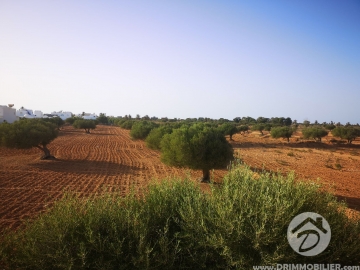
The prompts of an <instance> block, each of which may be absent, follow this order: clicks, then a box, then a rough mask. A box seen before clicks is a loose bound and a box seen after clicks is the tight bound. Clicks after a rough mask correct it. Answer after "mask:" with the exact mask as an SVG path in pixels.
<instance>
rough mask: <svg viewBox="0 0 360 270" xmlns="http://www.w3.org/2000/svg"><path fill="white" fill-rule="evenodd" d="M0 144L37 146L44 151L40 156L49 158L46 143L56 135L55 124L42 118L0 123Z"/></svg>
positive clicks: (20, 147)
mask: <svg viewBox="0 0 360 270" xmlns="http://www.w3.org/2000/svg"><path fill="white" fill-rule="evenodd" d="M0 136H1V137H0V145H3V146H5V147H9V148H19V149H27V148H32V147H37V148H39V149H41V150H42V151H44V154H45V155H44V156H43V157H42V158H49V157H51V156H50V151H49V150H48V149H47V145H48V144H49V143H50V142H52V141H53V140H54V139H55V138H56V137H57V136H58V131H57V126H56V125H54V124H53V123H50V122H47V121H44V120H42V119H23V120H21V121H15V122H14V123H12V124H7V123H5V124H1V125H0Z"/></svg>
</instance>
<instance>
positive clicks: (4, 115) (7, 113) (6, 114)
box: [0, 105, 18, 123]
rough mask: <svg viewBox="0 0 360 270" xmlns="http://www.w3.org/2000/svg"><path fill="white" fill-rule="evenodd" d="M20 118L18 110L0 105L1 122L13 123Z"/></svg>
mask: <svg viewBox="0 0 360 270" xmlns="http://www.w3.org/2000/svg"><path fill="white" fill-rule="evenodd" d="M16 120H18V117H17V116H16V110H15V109H13V108H10V107H8V106H5V105H0V123H4V122H8V123H13V122H15V121H16Z"/></svg>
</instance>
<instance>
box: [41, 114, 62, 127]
mask: <svg viewBox="0 0 360 270" xmlns="http://www.w3.org/2000/svg"><path fill="white" fill-rule="evenodd" d="M42 120H43V121H45V122H50V123H53V124H54V125H56V126H57V128H58V129H59V130H60V128H61V127H62V126H63V125H64V124H65V121H64V120H62V119H61V118H60V117H59V116H56V117H51V118H43V119H42Z"/></svg>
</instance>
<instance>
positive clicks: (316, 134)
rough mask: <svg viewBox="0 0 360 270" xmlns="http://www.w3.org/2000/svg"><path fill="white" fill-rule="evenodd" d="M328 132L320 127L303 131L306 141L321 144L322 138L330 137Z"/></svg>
mask: <svg viewBox="0 0 360 270" xmlns="http://www.w3.org/2000/svg"><path fill="white" fill-rule="evenodd" d="M328 133H329V132H328V131H327V130H325V129H323V128H320V127H309V128H304V129H303V130H302V134H303V137H304V139H314V140H315V141H319V142H321V138H322V137H325V136H326V135H328Z"/></svg>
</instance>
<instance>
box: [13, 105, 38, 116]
mask: <svg viewBox="0 0 360 270" xmlns="http://www.w3.org/2000/svg"><path fill="white" fill-rule="evenodd" d="M43 115H44V114H43V113H42V111H35V112H33V110H30V109H26V108H24V107H21V108H20V109H18V110H17V111H16V116H17V117H24V118H42V117H43Z"/></svg>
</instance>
